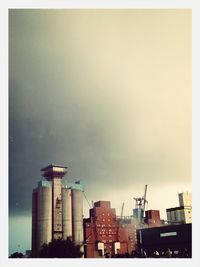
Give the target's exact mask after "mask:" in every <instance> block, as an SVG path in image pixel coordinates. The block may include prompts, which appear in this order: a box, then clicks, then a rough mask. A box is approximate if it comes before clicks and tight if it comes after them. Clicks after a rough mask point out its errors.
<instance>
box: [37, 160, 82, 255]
mask: <svg viewBox="0 0 200 267" xmlns="http://www.w3.org/2000/svg"><path fill="white" fill-rule="evenodd" d="M41 171H42V176H43V179H42V180H41V181H40V182H38V186H37V188H35V189H34V190H33V194H32V256H33V257H38V256H39V251H40V249H41V247H42V245H43V244H44V243H46V244H48V243H49V242H51V241H52V240H55V239H67V238H69V237H70V238H71V239H72V241H73V242H74V243H75V244H79V245H82V244H83V188H82V185H81V184H80V182H75V183H68V182H67V181H65V180H63V177H64V175H65V174H66V173H67V167H66V166H62V165H57V164H51V165H48V166H47V167H45V168H42V169H41ZM77 233H78V234H77Z"/></svg>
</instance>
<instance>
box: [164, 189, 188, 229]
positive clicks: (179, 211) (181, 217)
mask: <svg viewBox="0 0 200 267" xmlns="http://www.w3.org/2000/svg"><path fill="white" fill-rule="evenodd" d="M178 198H179V207H175V208H168V209H166V212H167V221H168V223H171V224H173V223H192V194H191V193H188V192H186V193H179V194H178Z"/></svg>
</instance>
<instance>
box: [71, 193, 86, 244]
mask: <svg viewBox="0 0 200 267" xmlns="http://www.w3.org/2000/svg"><path fill="white" fill-rule="evenodd" d="M71 192H72V236H73V241H74V243H75V244H79V245H82V244H83V192H82V190H80V189H76V188H72V190H71Z"/></svg>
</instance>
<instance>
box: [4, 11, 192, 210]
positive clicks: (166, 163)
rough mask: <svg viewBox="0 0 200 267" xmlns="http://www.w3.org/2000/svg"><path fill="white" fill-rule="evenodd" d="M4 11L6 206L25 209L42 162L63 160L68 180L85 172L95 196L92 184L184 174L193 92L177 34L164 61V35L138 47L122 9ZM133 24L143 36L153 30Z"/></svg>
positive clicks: (182, 177)
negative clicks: (7, 144) (6, 14)
mask: <svg viewBox="0 0 200 267" xmlns="http://www.w3.org/2000/svg"><path fill="white" fill-rule="evenodd" d="M81 12H82V13H81ZM137 16H138V14H136V17H137ZM9 17H10V20H9V48H10V49H9V58H10V59H9V127H10V129H9V141H10V150H9V199H10V202H9V204H10V212H11V213H19V212H27V211H29V212H30V210H31V192H32V189H33V188H34V187H35V186H36V183H37V181H38V180H39V179H40V168H41V167H44V166H46V165H47V164H49V163H58V164H66V165H68V166H69V173H68V179H69V180H71V181H73V180H75V179H83V180H84V181H85V184H86V190H87V192H88V195H89V197H91V198H93V197H94V196H95V197H97V200H98V196H97V193H98V192H99V194H100V193H101V194H100V195H102V194H103V193H102V192H104V193H105V195H106V194H107V193H109V192H110V194H111V195H112V194H113V192H116V191H117V190H122V189H126V188H130V187H131V186H133V184H134V186H136V185H139V184H142V185H143V184H144V183H146V182H150V183H152V184H153V183H157V184H163V183H182V182H183V183H187V182H190V179H191V176H190V175H191V155H190V152H191V151H190V150H191V140H190V136H191V128H190V127H191V117H190V115H191V110H190V108H191V107H190V103H189V104H188V102H187V101H189V100H190V97H191V96H190V91H189V89H188V88H186V87H187V86H186V85H187V81H185V80H184V77H182V74H183V73H185V72H186V70H187V69H188V67H187V60H188V59H185V61H184V62H183V63H184V64H185V65H184V64H182V65H183V68H184V69H183V71H182V72H181V71H180V69H181V67H180V68H177V66H179V63H178V62H179V58H182V54H181V52H178V51H179V50H180V49H179V47H178V45H176V42H177V43H178V40H179V39H178V38H177V40H176V35H175V34H174V36H170V38H172V37H174V38H175V39H174V44H175V49H177V50H176V51H175V52H173V50H172V47H171V46H170V45H171V44H170V43H169V44H168V43H167V44H166V46H167V47H169V49H171V50H170V51H172V52H173V53H176V55H177V59H176V58H173V61H171V60H172V59H171V58H169V56H168V55H167V56H166V57H165V56H164V54H163V50H164V48H165V39H164V40H163V46H164V48H163V50H159V49H158V48H155V50H156V52H155V51H154V49H153V48H151V49H152V50H151V49H150V48H149V47H151V46H152V47H154V42H153V41H152V40H154V38H153V37H152V39H151V37H149V36H148V38H149V43H148V46H145V44H144V42H143V41H144V40H143V38H144V37H143V35H141V32H140V31H139V30H136V28H135V27H136V26H134V27H133V25H135V24H134V21H132V15H131V14H130V13H129V17H128V18H127V16H126V13H123V12H122V13H120V12H119V13H116V14H115V15H113V14H112V12H111V13H107V14H106V12H105V11H104V12H103V13H102V14H101V12H100V11H99V14H98V12H97V11H96V12H94V13H92V11H90V12H87V11H86V12H85V13H84V12H83V11H60V12H59V11H37V10H35V11H34V10H24V11H22V10H11V11H10V14H9ZM111 17H112V20H111V19H110V18H111ZM169 17H170V16H169ZM180 17H181V16H180ZM138 18H139V17H138ZM171 18H172V19H173V21H174V23H175V25H176V19H175V18H174V17H173V16H172V17H170V19H169V21H171ZM152 21H153V19H152ZM139 22H141V21H140V20H139ZM102 23H103V24H102ZM104 24H105V25H107V27H104V30H102V25H104ZM116 24H117V25H118V31H117V30H116V28H115V27H114V26H117V25H116ZM105 25H104V26H105ZM155 25H157V21H156V20H155ZM155 25H154V24H153V25H152V27H153V26H155ZM167 25H168V24H167ZM177 25H178V26H177ZM177 25H176V27H177V31H179V28H178V27H180V25H179V24H177ZM157 26H158V25H157ZM138 27H141V29H140V30H141V31H142V30H145V32H144V36H145V34H146V32H149V30H153V28H149V29H148V27H147V26H146V27H147V29H146V28H142V27H144V26H143V24H141V25H140V24H138ZM132 28H133V33H132V32H131V31H132ZM125 29H126V31H124V30H125ZM156 30H157V31H158V32H156V33H155V36H157V34H160V31H159V29H156ZM162 32H163V31H162ZM134 35H136V36H137V39H138V38H141V40H142V46H141V51H140V43H139V41H138V44H137V42H136V39H135V37H134ZM166 35H167V34H166ZM183 35H184V31H183ZM159 36H160V35H159ZM122 37H123V38H122ZM168 37H169V33H168V35H167V36H166V37H165V36H164V35H163V38H166V40H167V39H168ZM181 38H183V37H182V35H181ZM141 40H140V41H141ZM183 41H185V39H184V40H183ZM151 42H152V44H151ZM133 47H134V49H135V51H136V52H135V54H134V52H133V51H134V49H133ZM148 49H150V50H148ZM161 49H162V48H161ZM173 49H174V48H173ZM185 49H186V50H187V48H185ZM152 51H153V53H158V55H157V54H155V55H154V57H153V56H152V54H153V53H152ZM184 51H185V50H184V49H183V51H182V53H184ZM145 53H146V58H145V60H146V62H145V63H146V64H145V65H143V55H144V54H145ZM159 53H160V54H159ZM147 55H148V56H147ZM160 55H162V57H164V58H163V59H162V62H163V60H164V62H165V65H164V66H162V67H163V69H164V70H163V72H162V71H161V70H160V69H162V68H160V65H162V64H163V63H160V61H159V57H160ZM133 59H134V60H133ZM152 62H156V63H155V65H154V64H152V65H151V63H152ZM171 62H174V65H175V66H174V67H171V66H170V63H171ZM136 63H137V64H136ZM140 64H141V65H140ZM176 64H177V65H176ZM157 65H158V67H155V66H157ZM139 68H140V71H139V70H138V69H139ZM166 71H167V75H169V77H165V76H166V74H164V73H166ZM175 71H176V72H177V73H176V75H177V76H178V78H180V77H182V79H183V81H182V82H180V81H177V80H176V79H178V78H176V77H175V74H174V72H175ZM178 71H180V73H179V72H178ZM149 73H150V74H149ZM155 73H156V75H155ZM144 75H145V79H144ZM157 75H158V76H161V77H162V79H161V81H160V82H159V81H158V76H157ZM170 75H171V76H170ZM186 76H187V75H186ZM152 77H154V78H152ZM187 77H188V76H187ZM187 77H186V80H187V79H189V78H187ZM165 79H166V80H165ZM168 79H169V80H170V79H172V81H171V80H170V81H171V82H167V81H168ZM179 83H180V84H179ZM188 83H189V82H188ZM177 84H178V85H177ZM183 84H186V85H185V87H184V86H182V85H183ZM189 84H190V83H189ZM173 86H174V87H173ZM147 88H148V90H147ZM180 88H181V90H182V95H180ZM176 90H177V92H178V93H174V91H175V92H176ZM188 111H189V112H188ZM177 137H178V138H177ZM185 163H186V164H185ZM66 178H67V177H66Z"/></svg>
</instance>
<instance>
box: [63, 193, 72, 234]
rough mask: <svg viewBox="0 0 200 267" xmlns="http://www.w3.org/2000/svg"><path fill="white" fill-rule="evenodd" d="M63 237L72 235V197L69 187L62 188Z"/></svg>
mask: <svg viewBox="0 0 200 267" xmlns="http://www.w3.org/2000/svg"><path fill="white" fill-rule="evenodd" d="M62 205H63V207H62V210H63V218H62V219H63V239H67V238H68V237H70V238H71V237H72V198H71V189H69V188H62Z"/></svg>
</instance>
